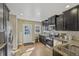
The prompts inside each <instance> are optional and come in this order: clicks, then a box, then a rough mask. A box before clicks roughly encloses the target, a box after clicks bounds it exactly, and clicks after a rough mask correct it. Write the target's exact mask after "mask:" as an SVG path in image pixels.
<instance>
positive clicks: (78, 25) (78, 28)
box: [77, 6, 79, 31]
mask: <svg viewBox="0 0 79 59" xmlns="http://www.w3.org/2000/svg"><path fill="white" fill-rule="evenodd" d="M77 10H78V24H77V30H78V31H79V6H78V9H77Z"/></svg>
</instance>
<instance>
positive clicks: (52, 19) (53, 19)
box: [48, 15, 58, 25]
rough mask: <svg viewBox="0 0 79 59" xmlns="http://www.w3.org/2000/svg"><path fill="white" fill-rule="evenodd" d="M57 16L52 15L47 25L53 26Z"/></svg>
mask: <svg viewBox="0 0 79 59" xmlns="http://www.w3.org/2000/svg"><path fill="white" fill-rule="evenodd" d="M57 17H58V15H54V16H52V17H50V18H49V19H48V22H49V25H55V23H56V18H57Z"/></svg>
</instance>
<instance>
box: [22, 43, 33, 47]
mask: <svg viewBox="0 0 79 59" xmlns="http://www.w3.org/2000/svg"><path fill="white" fill-rule="evenodd" d="M32 44H34V43H33V42H29V43H24V44H23V45H24V46H27V45H32Z"/></svg>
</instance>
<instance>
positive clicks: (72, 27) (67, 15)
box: [64, 6, 79, 31]
mask: <svg viewBox="0 0 79 59" xmlns="http://www.w3.org/2000/svg"><path fill="white" fill-rule="evenodd" d="M78 10H79V6H76V7H74V8H72V9H70V10H67V11H65V12H64V28H65V29H64V30H67V31H78V30H79V29H78Z"/></svg>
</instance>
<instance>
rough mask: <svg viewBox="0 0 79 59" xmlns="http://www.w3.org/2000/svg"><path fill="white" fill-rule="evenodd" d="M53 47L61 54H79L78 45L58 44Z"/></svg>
mask: <svg viewBox="0 0 79 59" xmlns="http://www.w3.org/2000/svg"><path fill="white" fill-rule="evenodd" d="M53 49H54V51H56V52H58V53H60V54H61V55H63V56H79V46H77V45H74V44H65V45H58V46H54V47H53Z"/></svg>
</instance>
